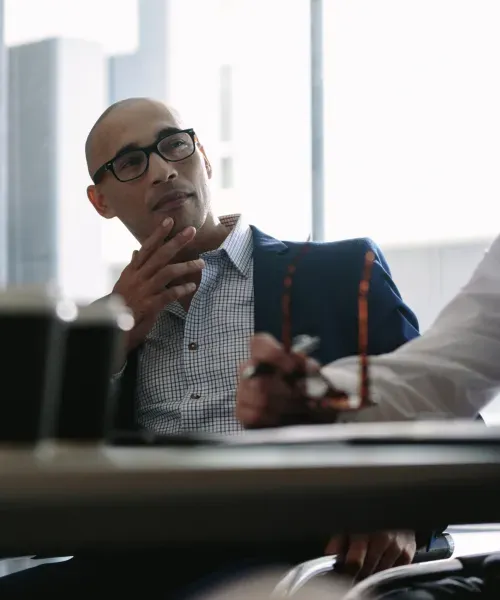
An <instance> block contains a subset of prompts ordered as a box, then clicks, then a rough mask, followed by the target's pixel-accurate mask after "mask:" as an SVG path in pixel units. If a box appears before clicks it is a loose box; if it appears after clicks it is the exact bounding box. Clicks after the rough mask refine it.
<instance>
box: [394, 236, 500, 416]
mask: <svg viewBox="0 0 500 600" xmlns="http://www.w3.org/2000/svg"><path fill="white" fill-rule="evenodd" d="M491 241H492V240H491V239H482V240H476V241H470V242H461V243H447V244H428V245H413V246H405V247H395V246H390V245H388V246H386V247H383V250H384V254H385V257H386V258H387V261H388V263H389V266H390V268H391V272H392V276H393V279H394V281H395V282H396V284H397V286H398V287H399V290H400V292H401V294H402V296H403V298H404V300H405V302H406V303H407V304H408V305H409V306H410V307H411V308H412V310H413V311H414V312H415V313H416V315H417V317H418V319H419V322H420V330H421V331H422V332H424V331H425V330H426V329H427V328H428V327H429V326H430V325H431V324H432V322H433V321H434V319H435V318H436V317H437V315H438V313H439V311H440V310H441V309H442V308H443V307H444V306H445V305H446V304H447V303H448V302H449V301H450V300H451V299H452V298H453V297H454V296H455V295H456V294H457V292H458V291H459V290H460V288H461V287H462V286H463V285H464V284H465V283H467V281H468V280H469V278H470V276H471V275H472V272H473V271H474V269H475V267H476V266H477V264H478V263H479V261H480V260H481V258H482V257H483V255H484V253H485V251H486V249H487V248H488V246H489V244H490V243H491ZM483 417H484V418H485V420H486V422H487V423H490V424H492V423H495V424H500V397H499V398H498V399H497V400H494V401H493V402H492V403H491V404H490V406H489V407H488V408H487V409H486V410H485V411H484V412H483Z"/></svg>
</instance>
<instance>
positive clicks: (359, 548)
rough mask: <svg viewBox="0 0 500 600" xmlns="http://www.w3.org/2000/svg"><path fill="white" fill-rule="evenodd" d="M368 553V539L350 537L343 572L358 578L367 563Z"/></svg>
mask: <svg viewBox="0 0 500 600" xmlns="http://www.w3.org/2000/svg"><path fill="white" fill-rule="evenodd" d="M367 552H368V537H367V536H365V535H352V536H350V537H349V543H348V549H347V554H346V555H345V559H344V561H343V562H344V565H345V566H344V568H343V572H345V573H347V574H349V575H352V576H353V577H356V576H357V574H358V573H359V571H360V570H361V568H362V567H363V564H364V562H365V558H366V553H367Z"/></svg>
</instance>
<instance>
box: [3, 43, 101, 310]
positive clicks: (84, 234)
mask: <svg viewBox="0 0 500 600" xmlns="http://www.w3.org/2000/svg"><path fill="white" fill-rule="evenodd" d="M106 65H107V59H106V57H105V56H104V53H103V51H102V49H101V47H100V46H99V45H98V44H94V43H90V42H85V41H80V40H70V39H64V40H59V39H52V40H44V41H41V42H37V43H33V44H24V45H22V46H18V47H13V48H11V49H10V50H9V153H10V156H11V160H10V161H9V195H8V203H9V250H10V257H9V278H10V280H11V281H13V282H16V283H29V284H32V283H47V282H51V281H52V282H55V283H57V284H58V285H59V286H60V287H61V288H62V289H63V291H64V292H65V293H67V294H69V295H70V296H72V297H74V298H76V299H78V300H79V299H82V300H87V299H88V300H91V299H94V298H96V297H98V296H100V295H103V293H105V290H106V287H105V275H106V266H105V265H104V264H103V253H102V245H101V244H102V240H101V232H102V226H101V220H100V217H99V216H98V215H97V214H96V213H95V211H94V209H93V208H92V207H91V205H90V203H89V202H88V200H87V198H86V191H85V190H86V186H87V185H88V184H89V183H90V178H89V176H88V173H87V168H86V163H85V153H84V145H85V139H86V136H87V134H88V132H89V131H90V128H91V126H92V125H93V123H94V121H95V120H96V119H97V117H98V116H99V115H100V113H101V112H102V111H103V109H104V107H105V105H106V99H107V68H106Z"/></svg>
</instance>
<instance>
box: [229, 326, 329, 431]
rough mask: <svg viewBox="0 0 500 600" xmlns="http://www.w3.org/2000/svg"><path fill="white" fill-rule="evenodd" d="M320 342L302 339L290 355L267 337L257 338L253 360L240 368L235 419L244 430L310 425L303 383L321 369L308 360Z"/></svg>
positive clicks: (253, 345) (253, 349)
mask: <svg viewBox="0 0 500 600" xmlns="http://www.w3.org/2000/svg"><path fill="white" fill-rule="evenodd" d="M318 344H319V339H318V338H311V337H309V336H300V337H299V338H296V339H295V340H294V343H293V346H292V350H291V352H286V351H285V349H284V348H283V346H282V344H280V343H279V342H278V341H277V340H276V339H275V338H273V337H272V336H270V335H268V334H257V335H255V336H254V337H253V338H252V341H251V345H250V355H251V358H250V360H249V361H248V362H247V363H245V364H243V365H242V367H241V368H240V383H239V386H238V392H237V397H236V416H237V418H238V419H239V420H240V422H241V423H242V424H243V425H244V426H245V427H275V426H279V425H285V424H292V423H303V422H308V419H307V414H308V412H309V408H308V404H307V398H306V397H305V394H304V382H305V379H306V378H307V377H308V374H309V373H313V372H317V371H318V369H319V365H317V363H316V362H315V361H313V360H312V359H310V358H309V357H308V354H309V353H311V352H313V351H314V350H315V349H316V348H317V347H318Z"/></svg>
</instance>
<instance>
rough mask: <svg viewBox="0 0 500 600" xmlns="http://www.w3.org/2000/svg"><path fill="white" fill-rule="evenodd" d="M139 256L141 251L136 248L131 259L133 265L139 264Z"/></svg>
mask: <svg viewBox="0 0 500 600" xmlns="http://www.w3.org/2000/svg"><path fill="white" fill-rule="evenodd" d="M138 256H139V251H138V250H134V251H133V252H132V258H131V259H130V264H131V265H132V266H133V267H136V266H137V257H138Z"/></svg>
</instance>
